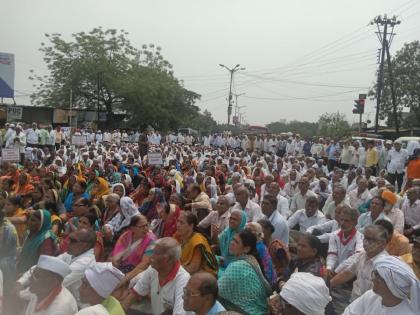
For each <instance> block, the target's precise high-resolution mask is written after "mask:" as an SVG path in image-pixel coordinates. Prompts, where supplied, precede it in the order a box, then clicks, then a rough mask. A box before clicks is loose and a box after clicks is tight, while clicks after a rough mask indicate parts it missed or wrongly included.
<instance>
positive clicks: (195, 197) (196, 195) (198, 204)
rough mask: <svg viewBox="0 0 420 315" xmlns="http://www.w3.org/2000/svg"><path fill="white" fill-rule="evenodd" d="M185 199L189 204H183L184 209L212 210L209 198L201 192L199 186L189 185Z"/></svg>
mask: <svg viewBox="0 0 420 315" xmlns="http://www.w3.org/2000/svg"><path fill="white" fill-rule="evenodd" d="M187 197H188V198H189V199H190V200H191V202H190V203H186V204H185V209H191V210H193V211H195V210H196V209H208V210H212V206H211V202H210V198H209V196H207V194H206V193H205V192H202V191H201V188H200V185H198V184H191V185H189V186H188V188H187Z"/></svg>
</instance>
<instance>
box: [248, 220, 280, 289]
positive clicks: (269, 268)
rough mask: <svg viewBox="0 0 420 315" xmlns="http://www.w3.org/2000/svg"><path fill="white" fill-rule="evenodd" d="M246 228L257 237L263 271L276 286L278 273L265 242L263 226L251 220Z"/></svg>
mask: <svg viewBox="0 0 420 315" xmlns="http://www.w3.org/2000/svg"><path fill="white" fill-rule="evenodd" d="M245 229H247V230H250V231H251V232H252V233H253V234H254V235H255V236H256V237H257V245H256V248H257V252H258V257H259V258H260V261H261V264H262V266H263V272H264V275H265V278H266V279H267V281H268V282H269V283H270V284H271V285H272V286H273V287H274V286H275V285H276V282H277V274H276V271H275V270H274V268H273V261H272V259H271V256H270V254H269V252H268V250H267V246H266V245H265V244H264V240H263V238H264V233H263V229H262V226H261V225H260V224H259V223H257V222H249V223H247V224H246V226H245Z"/></svg>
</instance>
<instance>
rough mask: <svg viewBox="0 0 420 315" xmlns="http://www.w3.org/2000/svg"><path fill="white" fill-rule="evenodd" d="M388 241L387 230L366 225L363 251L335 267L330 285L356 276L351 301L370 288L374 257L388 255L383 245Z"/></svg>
mask: <svg viewBox="0 0 420 315" xmlns="http://www.w3.org/2000/svg"><path fill="white" fill-rule="evenodd" d="M387 241H388V232H387V230H386V229H385V228H383V227H382V226H379V225H370V226H368V227H366V229H365V232H364V239H363V249H364V252H360V253H357V254H354V255H353V256H351V257H350V258H348V259H347V260H346V261H344V262H343V263H342V264H341V265H340V266H339V267H338V268H337V269H336V272H337V275H336V276H334V277H333V278H332V279H331V281H330V284H331V287H332V288H334V287H337V286H338V285H341V284H344V283H347V282H348V281H350V280H352V279H353V278H354V277H355V276H356V280H355V281H354V282H353V290H352V293H351V299H350V300H351V301H354V300H355V299H357V298H358V297H360V296H361V295H363V293H365V292H366V291H368V290H370V289H371V288H372V270H373V262H374V260H375V259H377V258H379V257H382V256H385V255H388V253H387V252H386V251H385V247H386V245H387Z"/></svg>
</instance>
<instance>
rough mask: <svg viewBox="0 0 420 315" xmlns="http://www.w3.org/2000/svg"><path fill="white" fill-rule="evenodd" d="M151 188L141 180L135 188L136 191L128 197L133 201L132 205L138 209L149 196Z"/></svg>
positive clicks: (146, 182)
mask: <svg viewBox="0 0 420 315" xmlns="http://www.w3.org/2000/svg"><path fill="white" fill-rule="evenodd" d="M151 188H152V185H151V184H150V182H149V181H148V180H146V179H143V180H142V181H141V182H140V184H139V185H138V186H137V188H136V190H135V191H133V192H132V193H131V195H130V197H131V198H132V199H133V201H134V203H135V204H136V205H137V206H139V207H140V206H141V205H142V204H143V202H144V201H145V200H146V198H147V196H148V195H149V191H150V189H151Z"/></svg>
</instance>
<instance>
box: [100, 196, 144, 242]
mask: <svg viewBox="0 0 420 315" xmlns="http://www.w3.org/2000/svg"><path fill="white" fill-rule="evenodd" d="M120 208H121V210H120V211H119V212H118V213H117V214H116V215H115V216H114V217H113V218H112V219H111V221H109V222H108V223H107V224H105V225H104V230H105V237H106V238H107V239H108V240H110V239H115V238H116V237H118V236H119V235H120V234H121V233H122V232H123V230H124V229H125V228H127V227H128V226H129V225H130V222H131V218H132V217H134V216H135V215H136V214H138V213H139V211H138V210H137V207H136V205H135V204H134V202H133V200H132V199H131V198H130V197H122V198H121V199H120Z"/></svg>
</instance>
